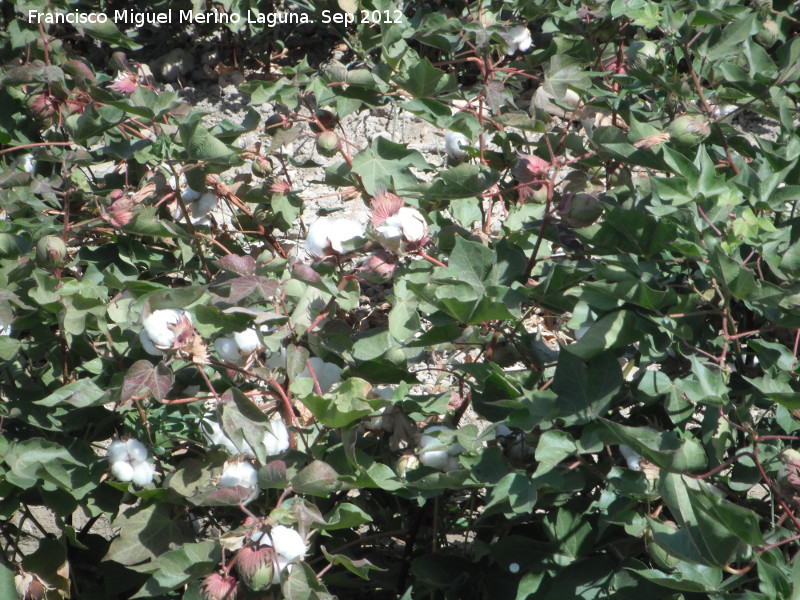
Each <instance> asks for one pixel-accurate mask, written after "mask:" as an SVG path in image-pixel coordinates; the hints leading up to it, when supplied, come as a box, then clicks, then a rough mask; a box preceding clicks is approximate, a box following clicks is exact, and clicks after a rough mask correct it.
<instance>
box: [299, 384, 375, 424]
mask: <svg viewBox="0 0 800 600" xmlns="http://www.w3.org/2000/svg"><path fill="white" fill-rule="evenodd" d="M370 389H372V386H371V385H370V384H369V383H367V382H366V381H364V380H363V379H359V378H357V377H350V378H349V379H347V380H345V381H344V382H343V383H342V384H341V385H339V386H338V387H337V388H336V389H335V390H333V391H332V392H330V393H328V394H326V397H325V398H322V397H320V396H317V395H315V394H311V395H310V396H307V397H305V398H303V399H302V402H303V404H305V405H306V407H307V408H308V410H310V411H311V413H312V414H313V415H314V417H316V418H317V420H319V421H320V422H321V423H323V424H325V425H327V426H328V427H344V426H345V425H349V424H350V423H352V422H353V421H356V420H357V419H360V418H361V417H365V416H367V415H368V414H371V413H372V412H373V411H374V410H375V409H376V408H378V406H379V405H380V404H381V401H380V400H367V394H368V393H369V391H370Z"/></svg>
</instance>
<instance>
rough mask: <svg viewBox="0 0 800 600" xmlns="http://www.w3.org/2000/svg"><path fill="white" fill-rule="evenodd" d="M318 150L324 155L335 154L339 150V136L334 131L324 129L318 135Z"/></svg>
mask: <svg viewBox="0 0 800 600" xmlns="http://www.w3.org/2000/svg"><path fill="white" fill-rule="evenodd" d="M317 152H319V153H320V154H322V156H333V155H334V154H336V153H337V152H339V136H338V135H336V134H335V133H334V132H333V131H323V132H322V133H320V134H319V135H318V136H317Z"/></svg>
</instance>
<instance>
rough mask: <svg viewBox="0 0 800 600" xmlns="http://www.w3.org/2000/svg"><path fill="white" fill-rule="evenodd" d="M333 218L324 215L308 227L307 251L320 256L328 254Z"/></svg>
mask: <svg viewBox="0 0 800 600" xmlns="http://www.w3.org/2000/svg"><path fill="white" fill-rule="evenodd" d="M331 223H332V220H331V219H328V218H326V217H322V218H319V219H317V220H316V221H314V222H313V223H312V224H311V225H309V227H308V234H307V235H306V251H307V252H308V253H309V254H311V255H313V256H316V257H318V258H322V257H323V256H325V255H326V252H327V251H328V249H329V247H330V241H329V240H328V236H329V235H330V232H331V228H332V225H331Z"/></svg>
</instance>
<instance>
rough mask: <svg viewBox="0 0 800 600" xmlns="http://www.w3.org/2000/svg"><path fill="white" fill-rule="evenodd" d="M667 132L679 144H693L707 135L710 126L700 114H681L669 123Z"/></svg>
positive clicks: (709, 131)
mask: <svg viewBox="0 0 800 600" xmlns="http://www.w3.org/2000/svg"><path fill="white" fill-rule="evenodd" d="M667 133H669V138H670V139H671V140H672V141H674V142H675V143H676V144H678V145H680V146H695V145H697V144H699V143H700V142H702V141H703V140H704V139H706V138H707V137H708V136H709V134H710V133H711V127H709V125H708V120H707V119H706V118H705V117H703V116H702V115H682V116H680V117H678V118H677V119H675V120H674V121H673V122H672V123H670V124H669V128H668V129H667Z"/></svg>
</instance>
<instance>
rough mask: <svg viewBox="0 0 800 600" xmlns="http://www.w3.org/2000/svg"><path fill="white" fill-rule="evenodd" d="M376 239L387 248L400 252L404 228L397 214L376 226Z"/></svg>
mask: <svg viewBox="0 0 800 600" xmlns="http://www.w3.org/2000/svg"><path fill="white" fill-rule="evenodd" d="M375 238H376V241H377V242H378V243H379V244H380V245H381V246H383V247H384V248H386V249H387V250H393V251H395V252H398V251H399V250H400V247H401V246H402V245H403V229H402V225H401V224H400V219H399V218H398V217H397V215H392V216H391V217H389V218H388V219H386V220H385V221H384V222H383V223H382V224H381V225H379V226H378V227H375Z"/></svg>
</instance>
